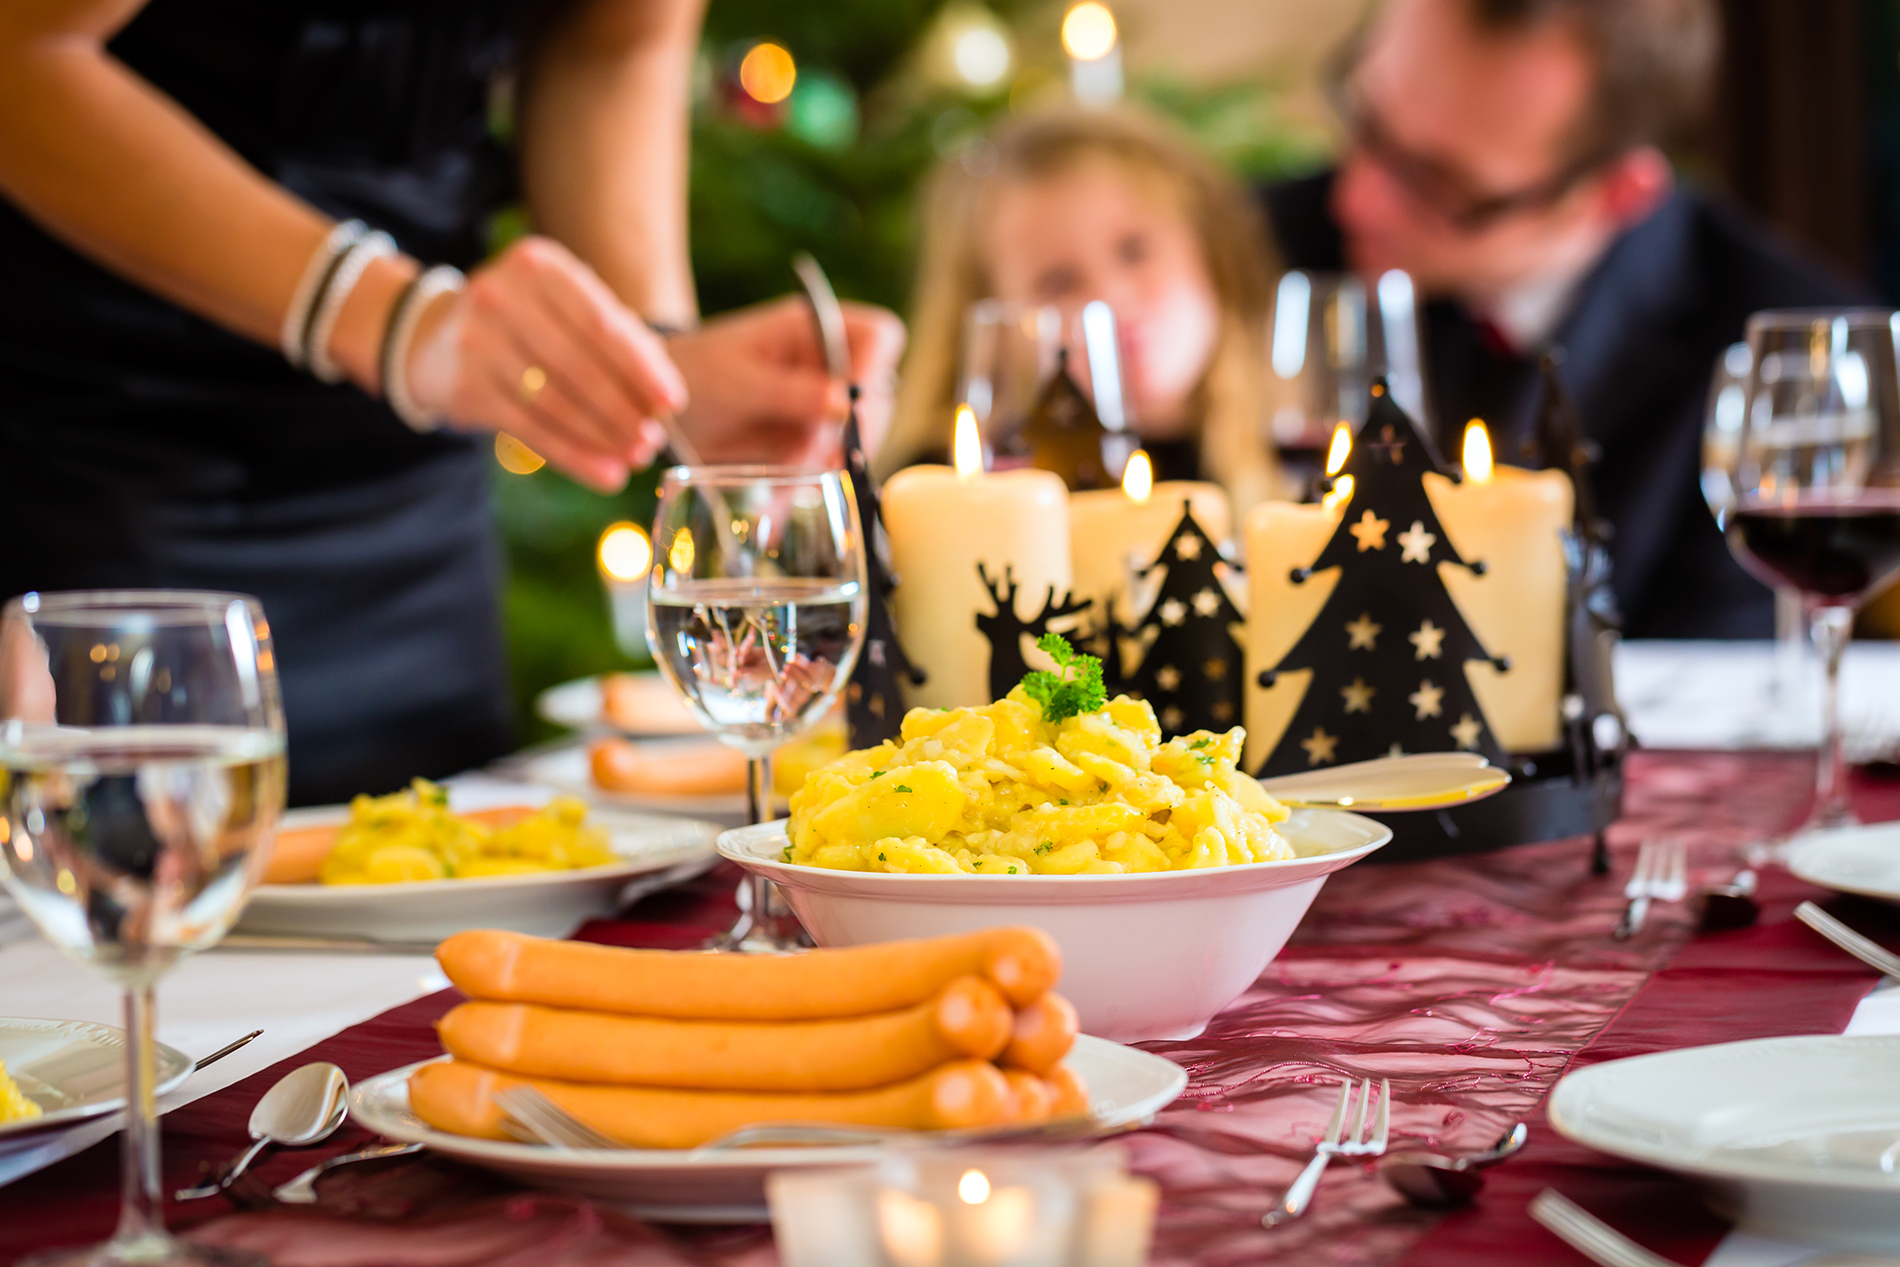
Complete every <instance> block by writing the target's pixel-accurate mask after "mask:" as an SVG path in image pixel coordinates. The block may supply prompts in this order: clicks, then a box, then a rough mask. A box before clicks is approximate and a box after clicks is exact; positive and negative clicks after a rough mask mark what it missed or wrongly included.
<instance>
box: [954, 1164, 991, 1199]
mask: <svg viewBox="0 0 1900 1267" xmlns="http://www.w3.org/2000/svg"><path fill="white" fill-rule="evenodd" d="M957 1196H958V1197H960V1198H961V1199H962V1201H963V1204H965V1205H982V1204H983V1203H984V1202H985V1201H988V1200H989V1199H990V1179H989V1176H988V1175H986V1174H984V1173H983V1172H982V1171H980V1170H966V1171H964V1172H963V1178H961V1179H959V1180H957Z"/></svg>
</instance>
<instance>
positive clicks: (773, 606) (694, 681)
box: [647, 466, 865, 951]
mask: <svg viewBox="0 0 1900 1267" xmlns="http://www.w3.org/2000/svg"><path fill="white" fill-rule="evenodd" d="M653 553H654V560H653V577H652V580H651V582H650V583H649V584H648V586H647V636H648V640H649V641H650V642H651V644H652V646H653V654H654V657H655V658H656V659H657V660H658V661H659V665H660V670H661V671H662V672H663V673H665V674H666V676H667V678H668V680H669V681H671V682H672V683H673V685H674V687H675V688H677V689H678V690H679V692H680V694H681V695H683V696H684V697H685V699H686V703H687V705H688V707H690V708H691V709H692V710H693V713H694V714H695V715H696V716H697V717H698V718H699V719H700V721H701V722H702V723H704V724H705V726H706V728H707V729H709V730H711V731H712V732H713V733H715V734H717V735H718V736H719V738H720V739H722V740H723V741H725V742H726V743H728V744H730V745H731V746H733V747H734V748H737V749H738V750H739V751H741V752H743V753H744V754H745V755H746V757H747V775H746V803H747V807H748V809H749V811H750V813H749V818H750V820H751V821H752V822H754V823H762V822H765V821H767V820H768V819H770V818H771V816H772V775H771V764H770V758H771V753H772V750H773V749H774V748H776V747H778V746H779V745H780V744H782V743H784V742H786V741H787V740H789V739H792V738H795V737H797V736H798V735H800V734H802V733H804V732H805V731H807V730H809V729H811V728H812V727H813V726H815V725H817V724H818V722H819V721H820V720H821V719H822V718H823V717H824V716H825V714H826V713H828V712H830V711H831V706H832V705H833V704H834V703H835V702H836V701H837V698H838V693H839V692H840V691H842V690H843V689H844V687H845V683H846V682H847V681H848V680H849V679H850V677H851V670H852V667H853V666H854V665H855V664H856V663H857V659H858V652H859V650H860V649H861V648H862V647H863V645H864V615H865V582H864V541H863V534H862V532H861V530H860V527H859V524H858V512H857V505H856V502H855V500H854V499H853V497H852V496H851V493H850V490H849V488H848V487H847V486H846V484H845V481H844V477H843V475H842V473H841V472H838V471H816V472H814V471H801V470H796V469H793V468H790V467H776V466H693V467H686V466H682V467H675V468H673V469H672V470H670V471H668V472H667V473H666V475H665V477H664V478H662V480H661V481H660V505H659V510H658V511H657V512H656V514H655V516H654V523H653ZM746 892H747V896H748V898H749V901H748V904H747V909H746V910H745V911H744V912H743V913H742V914H741V915H740V918H739V922H738V923H737V924H736V925H734V927H733V928H732V930H731V931H730V932H728V933H725V934H722V935H721V936H720V937H718V938H716V939H715V940H714V941H713V942H712V943H711V944H712V946H713V947H714V948H716V949H722V950H745V951H780V950H797V949H802V948H803V946H804V945H805V942H804V940H803V934H802V930H801V929H800V928H799V926H798V922H797V921H796V920H795V919H793V918H792V917H791V915H790V913H789V912H788V911H787V910H786V907H785V902H784V898H783V897H782V896H781V895H779V894H778V893H776V892H774V889H773V886H772V885H771V883H770V882H769V881H767V880H765V879H764V878H762V877H758V876H754V877H752V879H751V882H750V888H749V889H748V890H747V891H746Z"/></svg>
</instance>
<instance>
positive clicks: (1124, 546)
mask: <svg viewBox="0 0 1900 1267" xmlns="http://www.w3.org/2000/svg"><path fill="white" fill-rule="evenodd" d="M1144 474H1145V475H1147V477H1148V478H1147V479H1146V480H1144V479H1142V478H1141V477H1142V476H1143V475H1144ZM1184 501H1185V502H1186V503H1188V505H1189V506H1190V507H1191V508H1192V509H1193V511H1194V520H1195V522H1196V523H1198V524H1200V525H1201V527H1202V528H1203V529H1204V530H1205V531H1206V532H1207V535H1208V536H1209V538H1211V539H1212V541H1213V543H1214V544H1215V545H1219V544H1220V543H1222V542H1224V541H1226V540H1227V539H1228V536H1229V534H1230V533H1231V532H1232V531H1233V519H1234V514H1233V510H1232V508H1231V504H1230V503H1229V502H1228V500H1227V490H1225V489H1223V488H1222V487H1221V486H1220V485H1218V484H1209V483H1204V482H1202V481H1199V480H1168V481H1166V482H1165V483H1161V484H1155V483H1153V468H1152V467H1151V466H1150V465H1149V464H1148V461H1147V455H1146V454H1144V453H1141V452H1139V451H1137V452H1136V454H1135V456H1134V457H1132V458H1130V459H1129V460H1128V470H1127V473H1126V474H1125V475H1124V476H1123V477H1122V487H1120V488H1110V489H1097V490H1093V491H1090V492H1084V493H1071V494H1070V495H1069V560H1070V566H1071V570H1072V572H1073V574H1074V577H1075V594H1076V597H1077V598H1087V599H1091V600H1093V601H1094V603H1095V610H1094V611H1093V613H1092V616H1093V617H1094V618H1095V619H1098V620H1099V619H1101V618H1102V616H1103V615H1104V614H1105V613H1106V610H1107V607H1106V604H1107V601H1108V599H1109V598H1111V597H1113V598H1114V599H1115V600H1116V601H1115V614H1116V616H1117V617H1118V618H1119V619H1120V620H1121V621H1122V623H1124V624H1127V623H1128V622H1129V621H1130V620H1132V619H1133V616H1134V613H1133V612H1131V611H1130V610H1129V608H1128V600H1127V597H1126V595H1127V591H1128V578H1129V571H1130V567H1131V565H1132V566H1135V567H1146V566H1147V565H1148V564H1149V563H1151V562H1153V561H1154V554H1155V551H1156V550H1158V549H1159V548H1160V547H1161V543H1162V542H1164V541H1166V540H1167V539H1168V534H1169V533H1171V532H1173V531H1174V525H1175V524H1177V523H1179V522H1180V521H1181V503H1182V502H1184Z"/></svg>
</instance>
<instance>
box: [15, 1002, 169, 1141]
mask: <svg viewBox="0 0 1900 1267" xmlns="http://www.w3.org/2000/svg"><path fill="white" fill-rule="evenodd" d="M156 1046H157V1051H156V1054H155V1055H154V1057H153V1061H154V1064H155V1066H156V1068H157V1075H158V1094H160V1095H163V1094H164V1093H165V1092H167V1091H170V1090H171V1089H172V1088H173V1087H176V1086H177V1085H178V1084H179V1083H181V1082H183V1081H184V1080H185V1079H186V1078H189V1077H190V1076H191V1057H189V1056H187V1055H185V1053H184V1052H182V1051H179V1050H178V1049H177V1048H175V1047H167V1046H166V1045H165V1044H163V1043H158V1044H157V1045H156ZM0 1061H4V1062H5V1063H6V1066H7V1076H8V1077H10V1078H12V1079H13V1080H14V1081H15V1082H17V1083H19V1084H20V1090H22V1091H24V1092H25V1093H26V1098H27V1099H29V1100H32V1101H33V1102H34V1103H35V1104H38V1105H39V1106H40V1108H41V1109H43V1110H44V1112H42V1113H41V1114H40V1115H39V1116H38V1117H36V1118H33V1119H31V1120H30V1121H23V1122H5V1123H0V1148H4V1147H5V1146H7V1145H9V1144H11V1143H13V1142H14V1141H15V1140H16V1139H19V1138H21V1137H22V1136H26V1135H36V1134H38V1133H40V1132H41V1131H50V1130H57V1129H59V1128H61V1127H65V1126H71V1125H72V1124H73V1123H75V1122H83V1121H84V1120H86V1119H87V1118H89V1117H98V1116H99V1115H100V1114H102V1113H113V1112H117V1111H118V1110H119V1109H122V1108H124V1107H125V1031H124V1030H122V1029H116V1028H114V1027H113V1026H111V1025H99V1024H95V1023H94V1022H92V1021H53V1020H36V1019H33V1018H31V1017H14V1016H0Z"/></svg>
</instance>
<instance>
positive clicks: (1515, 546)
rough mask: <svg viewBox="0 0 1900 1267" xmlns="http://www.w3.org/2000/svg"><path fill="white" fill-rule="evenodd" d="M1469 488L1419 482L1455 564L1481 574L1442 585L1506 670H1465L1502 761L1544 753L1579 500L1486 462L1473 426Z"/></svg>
mask: <svg viewBox="0 0 1900 1267" xmlns="http://www.w3.org/2000/svg"><path fill="white" fill-rule="evenodd" d="M1464 468H1465V479H1464V483H1462V484H1454V483H1452V482H1451V481H1450V480H1448V479H1445V478H1443V477H1441V476H1437V475H1427V476H1426V477H1425V492H1426V495H1427V496H1428V497H1430V498H1431V500H1432V509H1433V510H1435V511H1437V512H1438V520H1439V522H1440V523H1442V524H1443V525H1444V526H1445V535H1446V536H1447V537H1449V538H1450V540H1451V544H1452V546H1453V547H1455V548H1456V549H1457V551H1458V553H1459V555H1460V556H1461V557H1463V558H1464V559H1466V560H1468V561H1472V562H1482V563H1483V564H1484V574H1483V575H1482V576H1474V575H1472V574H1471V572H1470V571H1468V570H1467V569H1465V568H1456V567H1450V566H1441V567H1440V568H1439V569H1438V571H1439V575H1440V576H1442V577H1443V578H1444V580H1445V588H1446V590H1448V591H1449V592H1450V594H1451V598H1452V601H1453V602H1455V603H1457V604H1458V610H1459V611H1460V612H1462V613H1463V614H1464V617H1465V621H1466V623H1467V624H1469V625H1470V626H1471V631H1472V632H1473V633H1474V634H1476V635H1477V636H1478V641H1479V642H1480V643H1481V644H1483V646H1484V649H1485V650H1486V651H1488V652H1490V653H1491V654H1492V655H1494V656H1504V657H1506V658H1508V659H1509V660H1510V662H1511V667H1510V669H1509V671H1508V672H1503V673H1500V672H1499V671H1498V670H1497V669H1495V668H1493V667H1492V666H1491V665H1488V664H1472V665H1467V666H1466V668H1465V672H1466V674H1467V675H1469V677H1470V679H1471V689H1472V692H1473V694H1475V695H1476V696H1477V697H1478V704H1479V705H1480V706H1481V707H1482V708H1483V709H1484V715H1485V719H1486V720H1487V721H1489V722H1490V724H1491V733H1492V734H1493V735H1495V736H1496V737H1497V741H1498V745H1499V746H1500V747H1502V748H1503V749H1504V750H1505V751H1506V752H1543V751H1547V750H1548V749H1551V748H1555V747H1557V746H1558V745H1559V743H1560V742H1561V739H1562V726H1561V721H1560V714H1559V708H1560V700H1561V698H1562V695H1563V687H1564V596H1565V589H1566V586H1567V583H1568V577H1569V572H1568V569H1567V568H1566V566H1565V563H1564V548H1563V535H1562V534H1563V532H1564V530H1565V529H1567V528H1568V527H1569V526H1570V522H1571V513H1572V508H1573V506H1574V504H1575V498H1576V490H1575V488H1573V487H1572V485H1571V483H1570V476H1569V475H1567V474H1565V473H1564V472H1563V471H1526V470H1522V469H1520V468H1518V467H1513V466H1497V465H1494V463H1493V462H1492V457H1491V437H1490V435H1489V434H1488V433H1487V432H1486V431H1485V428H1484V423H1482V422H1481V421H1479V420H1478V419H1476V418H1473V419H1472V420H1471V422H1470V423H1469V424H1468V425H1467V426H1466V427H1465V442H1464Z"/></svg>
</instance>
